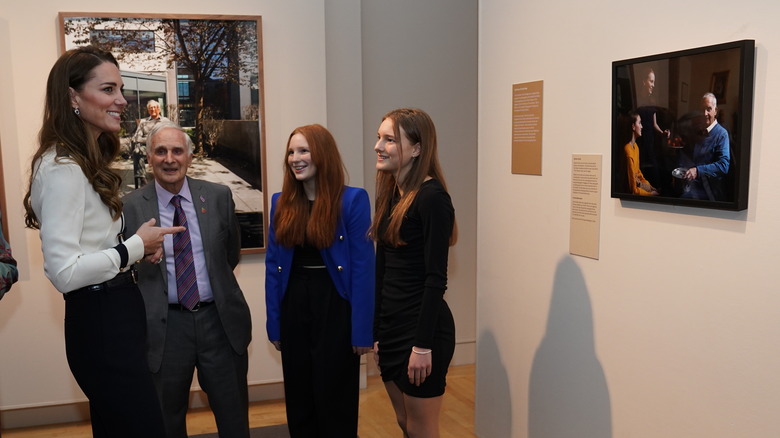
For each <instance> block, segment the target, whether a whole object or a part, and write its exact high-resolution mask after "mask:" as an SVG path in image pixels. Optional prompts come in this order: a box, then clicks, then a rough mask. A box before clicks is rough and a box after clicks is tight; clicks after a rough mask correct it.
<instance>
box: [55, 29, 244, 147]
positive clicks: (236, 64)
mask: <svg viewBox="0 0 780 438" xmlns="http://www.w3.org/2000/svg"><path fill="white" fill-rule="evenodd" d="M64 33H65V35H66V37H68V38H71V39H72V43H73V44H75V45H85V44H93V45H96V46H99V47H101V48H103V49H104V50H110V51H112V52H113V53H114V55H115V56H116V58H117V61H119V62H120V64H123V65H127V66H129V67H130V68H132V69H134V70H136V71H145V70H146V65H148V64H149V63H150V60H156V61H157V62H162V63H164V65H165V66H166V67H167V68H174V67H175V68H177V70H178V72H179V74H181V73H182V72H184V73H186V74H187V75H189V77H190V78H191V82H192V89H191V92H192V101H191V102H192V105H193V110H194V114H195V117H194V118H195V133H196V134H195V140H196V141H195V144H196V148H197V150H196V152H198V153H203V147H204V145H206V143H207V139H206V133H205V132H204V129H203V122H204V117H205V115H206V114H205V111H206V108H207V107H208V106H209V105H210V103H209V102H206V101H205V97H206V87H207V84H208V83H209V82H212V81H213V82H225V83H234V84H240V85H250V86H252V87H256V85H257V84H256V82H254V81H256V80H257V77H258V71H257V65H258V64H257V61H258V60H257V53H258V52H257V28H256V23H255V22H253V21H239V20H197V19H193V20H182V19H145V18H102V17H83V18H80V19H71V20H67V21H66V22H65V28H64ZM181 107H182V106H181V104H179V109H181ZM169 114H173V113H171V112H169Z"/></svg>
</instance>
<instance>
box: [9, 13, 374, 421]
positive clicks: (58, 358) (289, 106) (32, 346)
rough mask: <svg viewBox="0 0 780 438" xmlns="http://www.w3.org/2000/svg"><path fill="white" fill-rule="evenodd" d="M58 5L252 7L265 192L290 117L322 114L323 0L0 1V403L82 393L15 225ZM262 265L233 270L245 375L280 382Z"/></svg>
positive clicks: (26, 403)
mask: <svg viewBox="0 0 780 438" xmlns="http://www.w3.org/2000/svg"><path fill="white" fill-rule="evenodd" d="M59 11H67V12H72V11H86V12H131V13H132V12H139V13H141V12H157V13H180V12H187V13H195V12H197V13H199V14H241V15H261V16H262V17H263V43H264V47H263V48H264V53H263V55H264V60H265V64H264V66H265V70H264V75H265V98H266V104H265V108H266V116H265V121H266V126H267V130H266V141H267V146H268V147H267V149H266V158H267V161H268V166H267V169H268V170H267V171H268V185H269V187H268V188H267V190H268V192H269V193H272V192H274V191H278V190H280V189H281V169H282V160H283V156H284V155H283V150H284V147H285V144H286V141H287V136H288V135H289V132H290V131H292V129H293V128H295V127H296V126H299V125H303V124H307V123H313V122H314V121H317V122H320V123H325V122H326V121H327V117H326V115H327V112H326V87H325V81H326V77H325V42H324V40H325V38H324V36H325V20H324V2H323V1H322V0H285V1H283V2H280V1H267V0H233V1H230V2H227V3H226V2H214V1H206V0H187V1H183V0H172V1H168V2H163V3H160V2H157V1H151V0H137V1H134V2H130V3H128V2H124V3H122V4H121V5H119V4H116V5H109V4H107V3H105V2H100V1H95V0H78V1H74V0H56V1H55V0H40V1H34V2H31V1H28V2H6V1H4V2H2V3H0V59H2V60H3V62H0V84H2V86H0V142H2V154H3V167H4V168H3V172H4V176H5V191H6V200H7V205H8V207H7V208H8V211H6V212H4V213H5V215H6V216H7V217H8V222H9V228H10V232H9V236H8V237H9V240H10V241H11V245H12V248H13V252H14V256H15V258H16V259H17V260H18V262H19V270H20V281H19V283H17V284H16V285H14V286H13V289H12V291H11V292H10V293H9V294H8V295H6V296H5V298H4V299H3V300H2V302H1V303H0V351H2V353H0V409H3V410H8V409H15V408H28V407H39V406H48V405H58V404H62V403H69V402H73V401H81V400H84V396H83V394H82V393H81V391H80V390H79V388H78V386H77V385H76V383H75V381H74V380H73V378H72V377H71V375H70V372H69V370H68V366H67V362H66V359H65V351H64V340H63V315H64V302H63V299H62V295H61V294H60V293H59V292H57V291H56V290H55V289H54V288H53V287H52V286H51V284H50V283H49V281H48V280H47V279H46V277H45V276H44V275H43V260H42V255H41V249H40V240H39V237H38V233H37V231H31V230H26V229H25V228H24V219H23V209H22V198H23V196H24V192H25V189H26V181H27V175H28V170H27V169H28V168H29V164H30V163H29V158H30V156H31V154H32V153H33V152H34V150H35V147H36V146H35V145H36V140H35V137H36V134H37V131H38V129H39V128H40V121H41V117H42V108H43V96H44V91H45V83H46V77H47V75H48V72H49V69H50V68H51V66H52V65H53V64H54V61H55V60H56V59H57V56H58V49H57V48H58V46H59V43H58V41H59V39H58V38H59V34H58V31H57V12H59ZM358 166H362V163H361V162H359V163H358ZM357 169H358V170H361V169H360V167H358V168H357ZM358 184H362V181H359V182H358ZM263 272H264V256H263V255H262V254H259V255H249V256H244V257H243V258H242V260H241V263H240V265H239V267H238V268H237V270H236V273H237V277H238V280H239V283H240V284H241V287H242V289H243V290H244V294H245V295H246V297H247V301H248V302H249V305H250V307H251V310H252V317H253V322H254V327H253V330H252V335H253V338H254V341H253V343H252V344H251V345H250V354H251V356H250V370H249V381H250V383H271V382H279V381H281V362H280V359H279V355H278V354H277V353H276V352H275V351H273V348H272V347H270V344H269V343H268V342H266V336H265V307H264V299H263V296H264V293H263V281H264V273H263ZM4 425H5V426H9V425H10V424H5V423H4Z"/></svg>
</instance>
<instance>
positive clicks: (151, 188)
mask: <svg viewBox="0 0 780 438" xmlns="http://www.w3.org/2000/svg"><path fill="white" fill-rule="evenodd" d="M141 190H143V198H144V201H146V202H144V203H143V207H142V208H143V215H144V217H146V218H152V217H153V218H154V220H155V221H157V222H156V223H155V226H158V227H159V226H160V207H159V205H158V203H157V190H156V189H155V185H154V182H149V184H146V185H145V186H144V187H143V189H141ZM167 256H168V254H166V257H167ZM170 257H173V254H170ZM164 262H165V260H163V263H158V264H157V268H158V269H159V270H160V273H161V275H162V278H163V284H164V287H165V290H166V292H167V290H168V269H167V267H166V264H165V263H164Z"/></svg>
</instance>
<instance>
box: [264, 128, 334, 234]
mask: <svg viewBox="0 0 780 438" xmlns="http://www.w3.org/2000/svg"><path fill="white" fill-rule="evenodd" d="M295 134H301V135H303V136H304V137H306V142H307V143H309V152H310V153H311V160H312V163H313V164H314V166H315V167H316V168H317V173H316V174H315V175H314V178H315V180H314V181H315V193H316V196H315V198H314V205H313V206H312V207H311V212H310V211H309V200H308V198H307V197H306V192H305V191H304V189H303V182H301V181H298V180H297V179H295V175H294V174H293V171H292V169H290V166H289V164H288V163H287V155H288V154H287V153H285V154H284V183H283V185H282V194H281V195H280V196H279V199H278V200H277V201H276V202H277V204H276V212H275V213H274V217H273V221H274V228H275V230H276V241H277V242H279V244H280V245H282V246H285V247H288V248H290V247H293V246H295V245H303V244H304V243H305V242H308V243H309V244H311V245H314V246H315V247H317V248H318V249H322V248H327V247H328V246H330V245H331V243H333V239H334V238H335V236H336V225H337V224H338V220H339V215H340V213H341V194H342V192H343V191H344V163H343V162H342V161H341V154H339V149H338V147H337V146H336V140H335V139H334V138H333V135H331V133H330V131H328V130H327V129H325V127H324V126H322V125H306V126H301V127H299V128H295V130H294V131H293V132H292V133H291V134H290V137H289V138H288V139H287V147H286V149H285V151H288V150H289V148H290V141H291V140H292V138H293V136H294V135H295Z"/></svg>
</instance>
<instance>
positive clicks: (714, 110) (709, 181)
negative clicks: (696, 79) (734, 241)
mask: <svg viewBox="0 0 780 438" xmlns="http://www.w3.org/2000/svg"><path fill="white" fill-rule="evenodd" d="M702 108H703V111H704V123H705V125H706V127H707V136H706V137H705V138H704V139H703V140H702V141H699V142H697V143H696V144H695V145H694V146H693V155H692V156H691V157H688V156H684V157H683V159H682V161H681V165H682V166H683V167H687V168H688V170H687V171H686V172H685V175H684V177H683V178H684V179H685V180H686V181H687V184H686V186H685V189H684V191H683V194H682V197H683V198H693V199H706V200H710V201H725V200H727V199H726V193H725V188H724V184H723V178H724V177H725V176H726V174H728V173H729V165H730V161H731V151H730V148H729V133H728V131H726V128H724V127H723V126H721V125H720V124H719V123H718V120H717V118H716V117H717V115H718V100H717V99H716V98H715V95H714V94H712V93H706V94H705V95H704V96H702Z"/></svg>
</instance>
